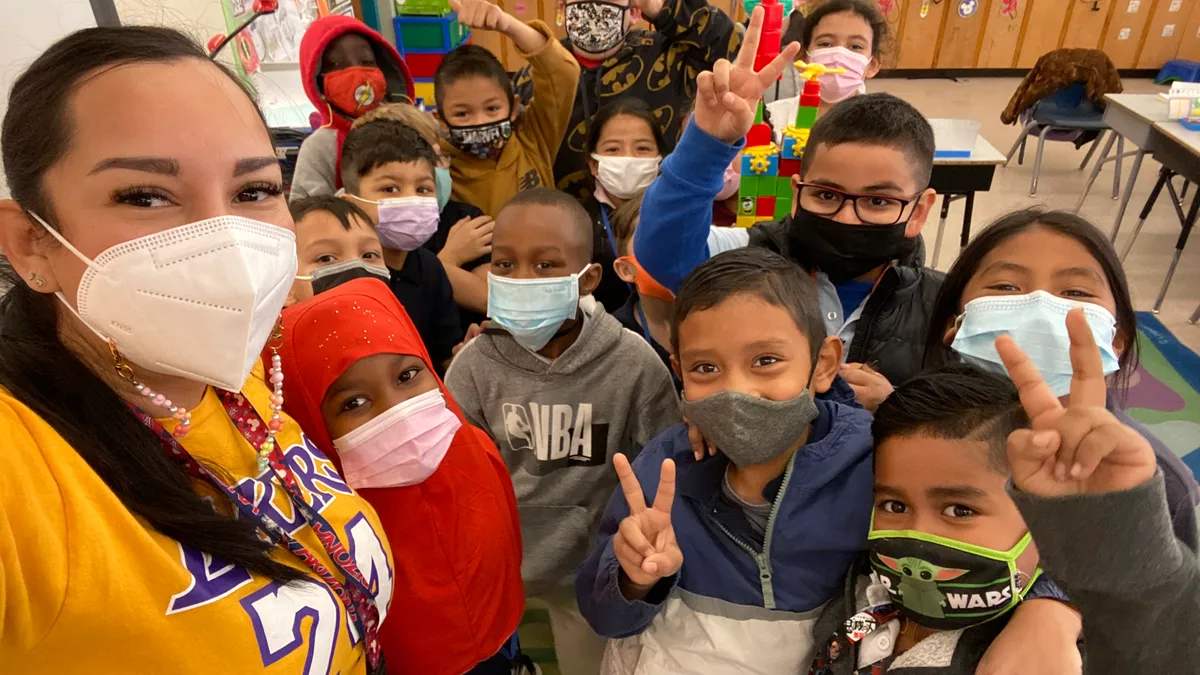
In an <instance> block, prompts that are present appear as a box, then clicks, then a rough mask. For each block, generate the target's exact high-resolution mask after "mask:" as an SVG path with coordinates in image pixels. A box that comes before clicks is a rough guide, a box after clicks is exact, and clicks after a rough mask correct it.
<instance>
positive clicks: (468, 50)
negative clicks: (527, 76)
mask: <svg viewBox="0 0 1200 675" xmlns="http://www.w3.org/2000/svg"><path fill="white" fill-rule="evenodd" d="M468 77H484V78H487V79H489V80H492V81H493V82H495V83H496V84H497V85H498V86H499V87H500V89H501V90H503V91H504V95H505V96H506V97H507V98H508V107H509V110H510V111H511V110H512V106H513V105H514V102H513V88H512V80H511V79H510V78H509V76H508V71H506V70H504V65H503V64H502V63H500V59H498V58H496V55H495V54H492V53H491V52H489V51H488V50H487V49H484V48H483V47H480V46H479V45H461V46H459V47H455V48H454V50H453V51H451V52H450V53H449V54H447V55H446V58H444V59H442V62H441V63H440V64H438V67H437V71H435V72H434V74H433V96H434V98H435V99H437V107H438V110H441V109H442V108H443V105H442V97H443V96H445V95H446V87H448V86H450V85H452V84H454V83H455V82H458V81H459V80H462V79H465V78H468Z"/></svg>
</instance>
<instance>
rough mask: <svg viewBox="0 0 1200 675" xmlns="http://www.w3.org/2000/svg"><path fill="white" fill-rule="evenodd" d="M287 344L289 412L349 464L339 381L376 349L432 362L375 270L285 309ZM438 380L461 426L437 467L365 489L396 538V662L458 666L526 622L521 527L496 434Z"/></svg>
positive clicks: (390, 638) (388, 645)
mask: <svg viewBox="0 0 1200 675" xmlns="http://www.w3.org/2000/svg"><path fill="white" fill-rule="evenodd" d="M279 354H280V357H281V358H282V363H283V367H284V370H285V371H286V373H287V379H286V380H284V387H283V394H284V408H285V410H286V412H287V413H288V414H289V415H291V416H292V417H293V418H294V419H295V420H296V422H298V423H299V424H300V427H301V428H302V429H304V432H305V434H306V435H307V436H308V438H309V440H310V441H311V442H313V443H315V444H316V445H317V447H319V448H320V449H321V451H322V452H324V453H325V454H326V456H327V457H329V459H331V460H332V461H333V462H334V463H336V464H337V465H338V469H339V471H340V470H341V460H340V458H339V457H338V454H337V450H336V449H335V448H334V447H333V442H332V439H330V438H329V431H328V429H327V428H326V426H325V421H324V417H323V416H322V415H321V401H322V399H324V397H325V392H326V391H327V390H328V389H329V386H330V385H332V384H333V383H334V381H335V380H337V378H338V377H340V376H341V374H342V373H343V372H345V371H346V369H347V368H349V367H350V366H351V365H353V364H354V363H355V362H356V361H358V360H359V359H362V358H365V357H368V356H373V355H375V354H409V355H412V356H417V357H419V358H420V359H421V360H422V361H424V363H425V367H426V368H428V369H429V372H430V373H431V374H432V373H434V368H433V364H432V363H431V362H430V360H429V354H428V353H427V352H426V351H425V346H424V345H423V344H422V343H421V338H420V336H419V335H418V334H417V329H416V328H415V327H414V326H413V323H412V321H411V320H410V319H409V318H408V314H406V313H405V311H404V308H403V307H401V306H400V303H399V302H398V301H397V300H396V297H395V296H394V295H392V292H391V291H390V290H389V289H388V287H387V285H386V284H384V283H383V282H382V281H379V280H376V279H355V280H354V281H350V282H347V283H345V284H342V285H341V286H338V287H337V288H334V289H331V290H329V291H326V292H324V293H322V294H320V295H317V296H314V297H313V298H312V299H310V300H308V301H305V302H302V303H300V304H297V305H293V306H292V307H289V308H288V309H286V310H284V312H283V346H282V347H281V348H280V349H279ZM434 377H435V378H436V377H437V376H436V375H434ZM438 387H439V388H440V389H441V391H442V396H444V397H445V399H446V405H447V406H448V407H449V408H450V410H451V411H452V412H453V413H454V414H455V415H456V416H458V418H459V420H460V421H461V422H462V426H461V427H460V428H459V430H458V432H457V433H456V434H455V437H454V441H453V442H452V444H451V446H450V449H449V450H448V451H447V452H446V456H445V458H444V459H443V460H442V462H441V464H440V465H438V468H437V470H436V471H434V472H433V474H432V475H431V476H430V477H429V478H427V479H425V481H424V482H421V483H418V484H416V485H410V486H406V487H395V488H378V489H363V490H358V492H359V494H360V495H361V496H362V497H363V498H364V499H366V500H367V501H368V502H370V504H371V505H372V506H373V507H375V510H376V511H377V512H378V514H379V520H380V522H381V523H382V524H383V528H384V531H385V532H387V535H388V540H389V541H391V544H392V548H393V550H392V554H393V558H394V560H395V565H396V569H395V570H394V571H393V575H392V576H393V584H394V586H393V591H392V598H393V600H392V607H391V611H390V612H388V615H387V617H386V619H385V620H384V622H383V626H382V627H381V628H380V632H379V639H380V644H381V646H382V647H383V650H384V653H385V654H386V656H387V659H388V662H389V665H391V666H393V667H394V668H395V669H396V670H397V671H398V672H403V673H422V674H423V675H460V674H461V673H463V672H465V671H467V670H470V669H471V668H472V667H474V666H475V665H476V664H477V663H479V662H480V661H483V660H486V659H488V658H490V657H491V656H493V655H494V654H496V653H497V652H499V651H500V649H501V647H503V646H504V645H505V644H506V643H507V642H508V640H509V639H510V638H511V637H512V634H513V633H514V632H516V629H517V625H518V624H519V623H520V620H521V615H522V614H523V613H524V611H525V592H524V587H523V586H522V584H521V530H520V524H519V520H518V518H517V502H516V498H515V496H514V495H513V487H512V482H511V481H510V480H509V477H508V469H507V468H505V466H504V462H503V460H501V459H500V454H499V453H498V452H497V451H496V446H495V444H493V443H492V441H491V439H490V438H489V437H488V436H487V434H485V433H484V432H483V431H481V430H479V429H477V428H475V427H473V426H470V425H469V424H468V423H467V420H466V419H465V418H464V417H463V414H462V411H461V410H459V408H458V404H457V403H456V402H455V401H454V399H453V398H452V397H451V396H450V392H449V391H447V390H446V387H445V385H444V384H442V382H441V380H438ZM351 487H354V486H353V485H352V486H351Z"/></svg>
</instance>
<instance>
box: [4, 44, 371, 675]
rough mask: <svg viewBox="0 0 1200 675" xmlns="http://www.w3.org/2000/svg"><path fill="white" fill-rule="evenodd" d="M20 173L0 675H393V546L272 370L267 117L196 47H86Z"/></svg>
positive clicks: (279, 232) (9, 247)
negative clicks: (291, 411) (288, 411)
mask: <svg viewBox="0 0 1200 675" xmlns="http://www.w3.org/2000/svg"><path fill="white" fill-rule="evenodd" d="M2 149H3V159H4V170H5V173H6V174H7V177H8V184H9V188H10V190H11V193H12V200H5V201H0V249H3V251H4V252H5V254H6V255H7V257H8V260H9V262H10V263H11V268H12V269H8V270H6V275H7V276H8V277H9V281H10V282H11V283H14V284H15V286H14V287H13V288H12V290H10V291H9V292H8V293H7V295H6V296H5V297H4V299H3V301H2V302H0V671H3V672H5V673H10V672H11V673H22V674H29V673H84V672H87V673H185V674H190V673H196V674H200V673H205V674H207V673H264V672H265V673H269V674H280V675H282V674H285V673H286V674H291V673H296V674H301V673H303V674H306V675H307V674H332V673H344V674H355V675H360V674H361V675H365V674H368V673H381V672H384V669H385V665H384V659H383V657H382V654H381V653H380V651H379V650H378V647H377V642H376V640H375V636H376V633H377V630H378V627H379V624H380V622H381V621H382V620H383V619H384V617H385V616H386V614H387V610H388V605H389V602H390V600H391V594H392V590H391V589H392V574H393V572H392V570H393V567H392V561H391V558H390V554H389V548H388V545H387V542H386V541H385V540H384V538H383V530H382V529H381V528H380V526H379V523H378V520H377V519H376V517H375V513H374V512H373V511H372V510H371V508H370V507H369V506H367V504H366V503H365V502H363V501H362V500H361V499H359V498H358V497H357V496H356V495H355V494H354V493H353V492H352V491H351V490H350V488H348V487H347V486H346V484H345V483H344V482H343V481H342V479H341V478H340V477H339V476H338V474H337V472H336V470H335V469H334V467H333V465H332V464H331V463H330V462H329V461H328V460H327V459H326V458H325V457H323V456H322V455H321V453H320V452H319V451H318V450H317V449H316V448H315V447H313V446H312V445H311V444H310V443H308V442H307V441H306V439H305V438H304V436H303V435H302V433H301V431H300V429H299V428H298V427H297V426H296V424H295V423H294V422H292V421H291V420H290V419H288V418H286V417H284V416H282V415H281V414H280V413H279V408H280V407H281V404H282V399H281V391H282V387H281V384H282V378H283V373H284V372H286V371H287V367H288V365H287V364H286V363H280V362H279V360H278V359H273V360H272V361H271V362H269V363H267V364H266V367H267V370H266V372H264V370H263V368H262V367H258V366H257V363H258V362H257V355H258V354H259V353H260V352H261V350H262V349H263V347H264V345H265V344H266V343H267V342H268V339H270V338H271V336H272V333H273V328H274V326H275V323H276V320H277V317H278V314H279V310H280V308H281V307H282V306H283V302H284V299H285V297H286V296H287V292H288V288H289V287H290V285H291V282H292V278H293V276H294V275H295V269H296V252H295V244H294V236H293V234H292V221H291V218H290V217H289V215H288V210H287V206H286V204H285V203H284V197H283V189H282V186H281V176H280V169H279V165H278V163H277V162H276V161H275V154H274V151H273V149H272V145H271V139H270V136H269V134H268V133H267V129H266V126H265V124H264V123H263V120H262V117H261V115H260V114H259V112H258V111H257V110H256V108H255V104H254V102H253V101H252V100H251V98H250V97H249V96H248V95H247V93H246V92H245V91H244V90H243V89H242V88H241V87H240V85H239V84H238V82H237V81H236V80H235V79H234V78H233V77H232V76H230V74H229V73H228V72H227V71H225V70H224V69H223V68H221V67H220V66H218V65H214V64H213V63H212V62H210V61H209V60H208V59H207V57H206V54H205V52H204V51H203V50H202V49H201V48H200V47H199V46H198V45H196V44H194V43H192V42H191V41H189V40H188V39H187V38H186V37H184V36H183V35H181V34H179V33H176V32H173V31H169V30H165V29H159V28H94V29H88V30H84V31H80V32H78V33H74V34H72V35H70V36H67V37H66V38H64V39H63V40H61V41H60V42H58V43H57V44H55V45H54V46H52V47H51V48H50V49H49V50H47V51H46V53H44V54H42V56H41V57H39V58H38V59H37V60H36V61H34V63H33V64H32V65H31V66H30V67H29V69H28V70H27V71H26V72H25V73H24V74H23V75H22V76H21V77H20V78H19V79H18V80H17V81H16V83H15V85H14V86H13V89H12V93H11V95H10V97H9V104H8V112H7V115H6V116H5V118H4V127H3V141H2ZM252 370H253V371H254V372H253V373H252V372H251V371H252Z"/></svg>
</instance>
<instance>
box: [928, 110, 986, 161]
mask: <svg viewBox="0 0 1200 675" xmlns="http://www.w3.org/2000/svg"><path fill="white" fill-rule="evenodd" d="M980 124H981V123H980V121H979V120H965V119H949V118H938V117H935V118H933V119H931V120H929V126H931V127H933V147H934V153H933V156H934V157H970V156H971V150H973V149H974V148H975V140H976V139H977V138H979V126H980Z"/></svg>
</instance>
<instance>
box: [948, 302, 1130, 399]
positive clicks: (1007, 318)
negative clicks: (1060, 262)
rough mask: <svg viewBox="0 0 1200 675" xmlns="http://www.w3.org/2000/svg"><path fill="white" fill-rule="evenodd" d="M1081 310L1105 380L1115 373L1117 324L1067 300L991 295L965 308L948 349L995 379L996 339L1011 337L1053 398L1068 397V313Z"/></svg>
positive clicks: (1000, 368)
mask: <svg viewBox="0 0 1200 675" xmlns="http://www.w3.org/2000/svg"><path fill="white" fill-rule="evenodd" d="M1076 307H1082V308H1083V313H1084V316H1086V317H1087V322H1088V326H1090V327H1091V329H1092V335H1093V336H1094V337H1095V338H1096V344H1097V345H1099V346H1100V358H1101V365H1102V366H1103V368H1104V374H1105V375H1111V374H1112V373H1115V372H1117V370H1119V369H1120V367H1121V366H1120V365H1119V363H1118V362H1117V355H1116V352H1114V351H1113V338H1114V337H1115V336H1116V333H1117V322H1116V319H1114V318H1113V315H1112V314H1109V313H1108V310H1106V309H1104V308H1103V307H1101V306H1100V305H1096V304H1092V303H1090V302H1076V301H1073V300H1066V299H1064V298H1060V297H1058V296H1055V295H1051V294H1050V293H1047V292H1046V291H1034V292H1032V293H1029V294H1026V295H996V296H990V297H986V298H977V299H975V300H972V301H971V302H968V303H967V305H966V307H964V308H963V313H962V316H960V317H959V318H958V324H959V325H958V332H957V333H956V334H955V335H954V342H953V344H951V345H950V347H951V348H952V349H954V351H956V352H958V354H959V356H961V357H962V359H963V361H966V362H967V363H971V364H974V365H976V366H979V367H980V368H983V369H985V370H990V371H992V372H996V373H1001V374H1004V373H1007V372H1008V371H1006V370H1005V368H1004V362H1003V361H1001V360H1000V355H999V354H998V353H997V352H996V338H998V337H1000V336H1001V335H1011V336H1012V338H1013V340H1015V341H1016V343H1017V346H1018V347H1020V348H1021V351H1023V352H1025V355H1026V356H1028V357H1029V359H1030V360H1031V361H1033V364H1034V365H1035V366H1037V369H1038V372H1040V373H1041V374H1042V379H1044V380H1045V381H1046V384H1048V385H1050V389H1051V391H1053V392H1054V395H1055V396H1066V395H1067V394H1070V393H1071V374H1072V373H1073V372H1074V371H1073V369H1072V368H1071V338H1070V337H1069V336H1068V335H1067V312H1070V311H1071V310H1072V309H1075V308H1076Z"/></svg>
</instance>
